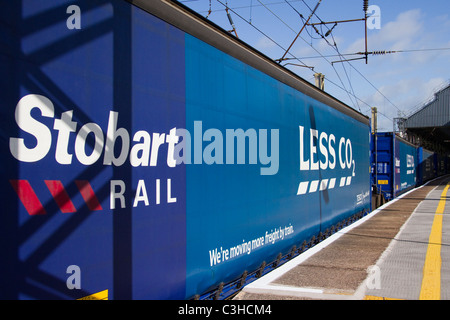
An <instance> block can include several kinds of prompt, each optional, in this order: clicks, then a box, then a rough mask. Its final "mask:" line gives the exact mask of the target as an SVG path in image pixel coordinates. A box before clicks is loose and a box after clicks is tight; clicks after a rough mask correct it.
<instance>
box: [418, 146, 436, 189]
mask: <svg viewBox="0 0 450 320" xmlns="http://www.w3.org/2000/svg"><path fill="white" fill-rule="evenodd" d="M434 155H435V153H434V152H432V151H430V150H427V149H425V148H423V147H419V148H417V160H418V161H417V184H418V185H422V184H423V183H425V182H427V181H429V180H431V179H433V178H435V177H436V172H435V165H434V157H435V156H434Z"/></svg>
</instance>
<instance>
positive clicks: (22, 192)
mask: <svg viewBox="0 0 450 320" xmlns="http://www.w3.org/2000/svg"><path fill="white" fill-rule="evenodd" d="M9 182H10V183H11V185H12V187H13V188H14V190H15V191H16V193H17V195H18V197H19V199H20V201H21V202H22V204H23V205H24V207H25V209H26V210H27V212H28V214H29V215H30V216H35V215H42V214H46V213H47V212H46V211H45V209H44V207H43V206H42V203H41V202H40V201H39V198H38V197H37V196H36V193H34V190H33V188H32V187H31V185H30V183H29V182H28V180H9Z"/></svg>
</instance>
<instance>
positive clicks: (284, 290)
mask: <svg viewBox="0 0 450 320" xmlns="http://www.w3.org/2000/svg"><path fill="white" fill-rule="evenodd" d="M449 186H450V177H449V176H446V177H443V178H439V179H436V180H434V181H431V182H429V183H428V184H426V185H424V186H421V187H419V188H416V189H414V190H412V191H409V192H408V193H405V194H404V195H402V196H401V197H399V198H397V199H395V200H393V201H391V202H388V203H386V204H385V205H383V206H382V207H380V208H379V209H377V210H374V211H373V212H371V213H370V214H369V215H367V216H366V217H364V218H363V219H361V220H359V221H357V222H355V223H353V224H352V225H350V226H348V227H346V228H344V229H342V230H340V231H339V232H337V233H335V234H334V235H332V236H331V237H329V238H327V239H326V240H324V241H322V242H321V243H319V244H317V245H316V246H314V247H313V248H311V249H309V250H307V251H306V252H304V253H302V254H301V255H299V256H298V257H296V258H294V259H292V260H291V261H289V262H287V263H285V264H284V265H282V266H280V267H279V268H277V269H275V270H274V271H272V272H270V273H268V274H267V275H265V276H263V277H261V278H260V279H258V280H256V281H254V282H252V283H250V284H249V285H247V286H246V287H244V288H243V290H242V291H241V292H240V293H239V294H238V295H237V296H236V297H235V298H234V299H236V300H261V299H262V300H286V299H290V300H292V299H299V300H303V299H338V300H346V299H407V300H416V299H430V300H431V299H433V300H434V299H450V216H449V214H450V201H446V200H448V199H449V197H450V192H448V188H449Z"/></svg>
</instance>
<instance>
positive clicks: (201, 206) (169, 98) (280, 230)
mask: <svg viewBox="0 0 450 320" xmlns="http://www.w3.org/2000/svg"><path fill="white" fill-rule="evenodd" d="M132 2H133V4H130V3H129V2H127V1H123V0H109V1H107V0H79V1H77V2H76V3H75V4H74V2H73V1H68V0H54V1H45V2H44V1H22V0H17V1H8V2H7V3H6V4H5V5H4V6H3V8H2V10H1V12H0V34H1V39H2V41H1V42H0V79H1V80H0V89H1V90H0V101H1V102H0V103H1V106H0V122H1V123H0V124H1V125H0V137H1V139H0V152H1V154H2V157H1V158H0V201H1V203H2V204H3V210H2V212H3V214H2V215H1V216H0V243H1V245H2V259H1V262H0V288H1V290H0V297H1V298H3V299H5V298H6V299H78V298H84V297H87V296H90V295H92V294H97V296H96V297H102V298H108V299H189V298H193V297H194V296H196V295H202V294H204V293H206V292H208V291H209V290H214V289H215V288H217V287H218V286H219V284H220V283H229V282H231V281H234V280H236V279H238V278H239V277H240V276H241V275H242V274H243V273H244V272H245V271H248V272H249V273H250V272H252V271H255V270H257V269H258V268H259V266H260V265H261V264H263V262H270V261H273V260H275V259H276V257H277V256H278V255H279V254H280V253H281V254H282V255H286V254H288V253H289V252H290V250H291V249H292V248H293V247H294V246H297V247H298V246H300V245H301V243H302V242H303V241H305V240H309V239H310V238H311V237H313V236H316V237H317V236H318V235H319V234H320V233H321V232H325V231H326V230H327V229H328V228H330V227H331V226H333V225H335V224H337V223H338V222H340V221H342V220H344V219H347V218H348V217H351V216H353V215H354V214H357V213H361V212H367V211H369V210H370V190H369V187H370V174H369V167H370V163H369V121H368V118H367V117H365V116H363V115H362V114H360V113H358V112H356V111H354V110H353V109H351V108H350V107H348V106H346V105H345V104H343V103H342V102H340V101H338V100H336V99H335V98H333V97H331V96H330V95H328V94H326V93H325V92H323V91H320V90H318V89H317V88H316V87H314V86H312V85H311V84H309V83H308V82H306V81H305V80H303V79H301V78H299V77H298V76H296V75H295V74H293V73H292V72H290V71H289V70H287V69H284V68H282V67H281V66H279V64H277V63H275V62H274V61H272V60H271V59H269V58H267V57H265V56H264V55H262V54H261V53H259V52H258V51H256V50H254V49H253V48H251V47H249V46H248V45H246V44H245V43H243V42H241V41H239V40H237V39H236V38H234V37H232V36H231V35H230V34H229V33H227V32H226V31H224V30H222V29H220V28H218V27H217V26H215V25H213V24H211V23H210V22H209V21H207V20H205V19H203V18H201V17H199V16H198V15H196V14H195V13H193V12H191V11H190V10H188V9H187V8H185V7H183V6H182V5H181V4H179V3H177V2H170V4H169V3H168V2H166V1H160V0H152V1H147V0H142V1H132ZM91 298H92V296H91Z"/></svg>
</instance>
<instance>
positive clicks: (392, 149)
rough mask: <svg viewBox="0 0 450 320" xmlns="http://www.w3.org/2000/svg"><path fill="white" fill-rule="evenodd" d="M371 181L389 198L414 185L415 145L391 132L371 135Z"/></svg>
mask: <svg viewBox="0 0 450 320" xmlns="http://www.w3.org/2000/svg"><path fill="white" fill-rule="evenodd" d="M372 139H373V143H372V144H371V146H372V152H373V156H372V161H373V162H372V170H371V172H372V183H373V185H376V187H377V190H378V192H379V193H381V194H383V195H384V196H385V198H386V199H388V200H391V199H393V198H395V197H397V196H398V195H400V194H402V193H404V192H405V191H407V190H409V189H411V188H413V187H414V186H415V185H416V175H417V165H416V162H417V157H418V156H417V147H415V146H414V145H412V144H410V143H409V142H407V141H406V140H404V139H402V138H400V137H399V136H397V135H394V134H393V133H392V132H379V133H376V134H375V135H374V136H373V138H372Z"/></svg>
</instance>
